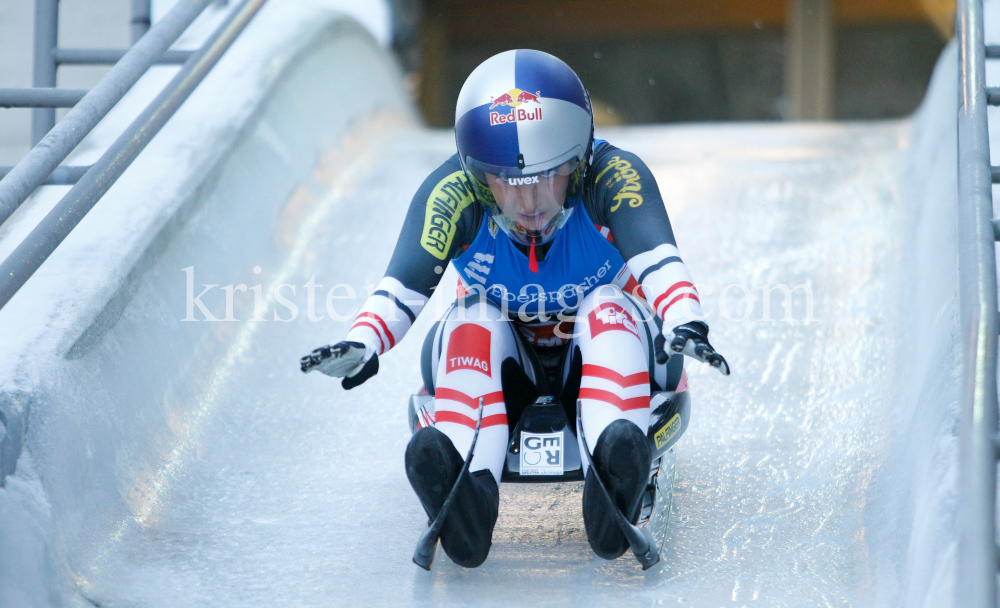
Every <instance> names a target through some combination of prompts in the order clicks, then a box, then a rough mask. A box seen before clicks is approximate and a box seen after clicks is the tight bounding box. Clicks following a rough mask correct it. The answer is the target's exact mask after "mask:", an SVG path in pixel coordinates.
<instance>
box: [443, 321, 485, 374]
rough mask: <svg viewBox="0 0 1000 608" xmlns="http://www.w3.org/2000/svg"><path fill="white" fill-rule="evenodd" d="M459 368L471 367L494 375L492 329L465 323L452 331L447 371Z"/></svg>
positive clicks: (449, 341)
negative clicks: (491, 350)
mask: <svg viewBox="0 0 1000 608" xmlns="http://www.w3.org/2000/svg"><path fill="white" fill-rule="evenodd" d="M458 369H471V370H474V371H477V372H479V373H481V374H486V375H487V376H489V377H490V378H492V377H493V373H492V372H491V371H490V330H488V329H486V328H485V327H481V326H479V325H476V324H474V323H465V324H462V325H459V326H458V327H457V328H455V330H454V331H453V332H451V335H450V336H448V358H447V364H446V367H445V373H448V374H450V373H451V372H453V371H455V370H458Z"/></svg>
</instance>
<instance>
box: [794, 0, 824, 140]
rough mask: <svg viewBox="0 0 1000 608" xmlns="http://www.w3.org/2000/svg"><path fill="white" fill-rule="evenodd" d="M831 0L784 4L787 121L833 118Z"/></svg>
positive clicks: (803, 0) (809, 0)
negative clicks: (785, 12)
mask: <svg viewBox="0 0 1000 608" xmlns="http://www.w3.org/2000/svg"><path fill="white" fill-rule="evenodd" d="M831 5H832V1H831V0H788V8H787V15H786V18H785V75H784V78H785V84H784V88H785V91H784V94H785V101H786V103H787V104H788V106H787V110H786V116H785V117H786V118H787V119H789V120H827V119H829V118H832V117H833V80H834V77H833V76H834V74H833V53H834V39H833V36H834V28H833V9H832V6H831Z"/></svg>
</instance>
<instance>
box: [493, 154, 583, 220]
mask: <svg viewBox="0 0 1000 608" xmlns="http://www.w3.org/2000/svg"><path fill="white" fill-rule="evenodd" d="M572 169H573V167H571V166H570V163H566V164H564V165H562V166H561V167H558V168H556V169H553V170H551V171H546V172H545V173H542V174H539V175H531V176H528V177H506V176H503V175H494V174H492V173H487V174H486V178H487V182H488V183H489V186H490V190H491V191H492V192H493V198H495V199H496V201H497V205H498V206H499V207H500V211H502V212H503V214H504V215H505V216H507V217H508V218H510V219H511V220H513V221H514V222H516V223H518V224H520V225H521V226H522V227H524V228H525V229H527V230H531V231H535V232H538V231H541V230H542V229H544V228H545V227H546V226H547V225H548V223H549V222H551V221H552V219H553V218H554V217H555V216H556V215H557V214H558V213H559V211H560V210H561V209H562V206H563V203H564V202H566V189H567V187H568V186H569V177H570V174H571V173H572Z"/></svg>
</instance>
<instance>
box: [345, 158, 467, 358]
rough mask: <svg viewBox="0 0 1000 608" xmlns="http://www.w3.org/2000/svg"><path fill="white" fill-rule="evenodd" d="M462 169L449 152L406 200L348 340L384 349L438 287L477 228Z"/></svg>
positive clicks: (403, 331)
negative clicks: (392, 243) (378, 277)
mask: <svg viewBox="0 0 1000 608" xmlns="http://www.w3.org/2000/svg"><path fill="white" fill-rule="evenodd" d="M473 200H474V199H473V195H472V192H471V190H470V189H469V187H468V182H467V181H466V178H465V174H464V173H463V171H462V167H461V166H460V165H459V163H458V157H457V155H456V156H452V157H451V158H450V159H448V160H447V161H446V162H445V163H444V164H442V165H441V166H440V167H438V168H437V169H436V170H435V171H434V172H433V173H431V174H430V175H429V176H428V177H427V179H426V180H424V183H423V184H422V185H421V186H420V188H419V189H418V190H417V193H416V194H415V195H414V196H413V200H412V201H411V202H410V207H409V210H408V211H407V213H406V219H405V220H404V221H403V228H402V230H401V232H400V235H399V239H398V240H397V241H396V249H395V250H394V251H393V254H392V260H391V261H390V262H389V268H388V270H386V273H385V277H384V278H383V279H382V281H381V282H380V283H379V284H378V286H377V287H376V290H375V292H374V293H373V294H372V295H371V297H369V298H368V300H367V301H365V304H364V306H362V308H361V311H360V312H359V313H358V316H357V317H356V318H355V320H354V324H353V325H352V326H351V329H350V331H349V332H348V334H347V341H349V342H358V343H361V344H364V345H365V346H366V347H367V353H366V357H365V361H367V360H368V359H369V358H370V357H371V356H372V354H376V353H377V354H379V355H381V354H384V353H385V352H386V351H388V350H389V349H390V348H392V347H393V346H395V345H396V343H397V342H399V341H400V340H401V339H402V338H403V336H404V335H405V334H406V332H407V331H409V329H410V327H411V326H412V325H413V322H414V321H415V320H416V318H417V315H419V314H420V311H421V310H423V308H424V306H425V305H426V304H427V301H428V300H429V299H430V297H431V294H432V293H433V291H434V288H435V287H436V286H437V284H438V281H440V279H441V275H442V274H443V273H444V270H445V268H446V267H447V265H448V261H449V260H450V259H451V258H452V257H454V256H455V255H456V254H457V252H458V251H459V250H460V249H461V248H462V246H464V245H467V244H468V243H469V242H471V240H472V238H473V237H474V236H475V233H476V229H477V228H478V220H479V219H481V218H479V217H478V214H479V208H478V206H477V205H474V204H472V203H473Z"/></svg>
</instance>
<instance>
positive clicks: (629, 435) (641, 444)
mask: <svg viewBox="0 0 1000 608" xmlns="http://www.w3.org/2000/svg"><path fill="white" fill-rule="evenodd" d="M650 459H651V455H650V452H649V441H648V440H647V439H646V434H645V433H643V432H642V430H640V429H639V427H638V426H636V425H635V424H634V423H632V422H630V421H628V420H623V419H619V420H615V421H614V422H612V423H611V424H609V425H608V426H607V427H606V428H605V429H604V432H603V433H601V436H600V437H599V438H598V439H597V444H596V445H595V446H594V453H593V461H594V466H593V467H592V468H591V469H590V470H588V471H587V479H586V481H585V482H584V486H583V524H584V528H586V530H587V540H588V541H589V542H590V548H591V549H593V550H594V553H596V554H597V555H599V556H601V557H603V558H604V559H615V558H617V557H620V556H621V554H622V553H625V550H626V549H628V540H627V539H626V538H625V535H624V534H622V531H621V528H619V527H618V524H616V523H615V515H614V512H613V511H611V506H610V505H609V504H608V500H607V499H606V498H605V497H604V495H603V492H601V488H600V486H598V485H597V480H596V479H594V469H595V468H596V469H597V472H598V473H600V475H601V480H602V481H603V482H604V487H606V488H607V490H608V493H609V494H611V499H612V501H614V503H615V505H616V506H617V508H618V509H619V510H620V511H621V513H622V515H624V516H625V519H627V520H628V521H629V522H631V523H632V524H635V522H636V521H638V519H639V510H640V509H641V508H642V493H643V490H645V488H646V483H647V482H648V480H649V466H650Z"/></svg>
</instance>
